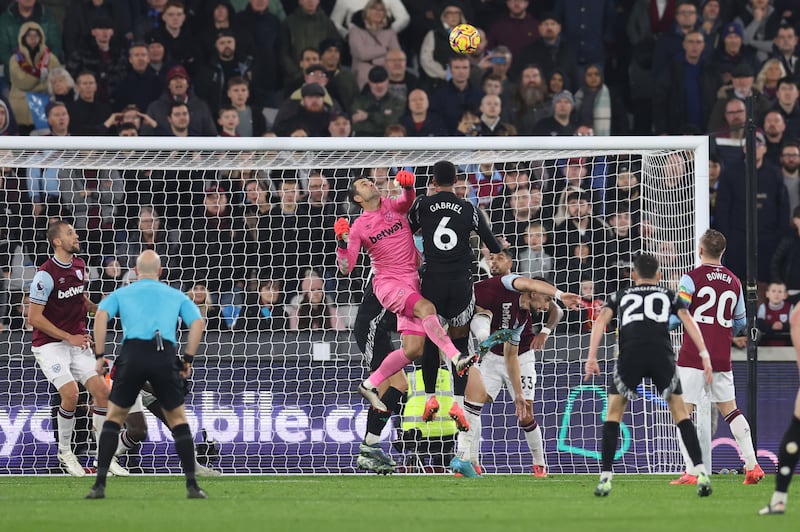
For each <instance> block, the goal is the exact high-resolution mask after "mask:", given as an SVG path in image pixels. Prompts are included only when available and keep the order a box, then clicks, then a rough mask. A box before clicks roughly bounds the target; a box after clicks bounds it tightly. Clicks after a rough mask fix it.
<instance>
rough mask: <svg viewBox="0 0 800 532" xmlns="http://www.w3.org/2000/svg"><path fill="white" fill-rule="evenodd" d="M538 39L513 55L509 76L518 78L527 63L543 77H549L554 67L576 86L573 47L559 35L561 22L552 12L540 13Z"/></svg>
mask: <svg viewBox="0 0 800 532" xmlns="http://www.w3.org/2000/svg"><path fill="white" fill-rule="evenodd" d="M539 37H540V38H539V39H537V40H536V41H534V42H532V43H531V44H529V45H527V46H526V47H525V48H523V49H522V51H521V52H520V53H519V55H514V62H513V64H512V65H511V76H512V77H513V79H515V80H518V79H519V77H520V73H521V72H522V70H523V69H524V68H525V67H526V66H528V65H536V66H538V67H539V69H540V70H541V72H542V77H543V78H548V77H550V74H552V73H553V72H554V71H555V70H556V69H561V70H563V71H564V72H567V73H568V75H569V81H568V82H569V85H568V86H569V87H576V86H577V84H578V80H577V78H576V61H577V60H576V58H575V49H574V48H573V47H572V46H571V45H570V43H569V42H567V40H566V39H564V37H563V36H562V35H561V22H559V20H558V19H557V18H556V16H555V15H554V14H552V13H547V14H545V15H542V18H541V20H540V21H539Z"/></svg>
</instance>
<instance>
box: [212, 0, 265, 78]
mask: <svg viewBox="0 0 800 532" xmlns="http://www.w3.org/2000/svg"><path fill="white" fill-rule="evenodd" d="M205 5H206V8H207V9H206V12H205V13H204V14H203V19H202V20H199V21H198V26H199V34H200V36H199V40H200V42H202V43H203V44H205V45H206V49H205V50H204V51H203V58H202V61H203V62H204V63H208V61H209V59H210V58H212V57H214V56H215V55H216V53H217V51H216V49H215V47H214V46H213V43H214V42H215V41H216V39H217V35H219V32H220V31H222V30H228V31H232V32H233V34H234V37H235V39H236V48H237V50H238V51H239V52H240V53H242V54H245V55H255V54H256V48H255V47H254V45H253V38H252V36H251V35H250V32H249V31H245V30H244V29H242V28H241V23H240V22H241V21H240V20H239V19H237V18H236V9H235V8H234V7H233V4H231V2H230V1H229V0H211V1H210V2H205ZM209 45H211V46H209ZM269 57H270V58H273V57H276V56H272V55H271V56H269Z"/></svg>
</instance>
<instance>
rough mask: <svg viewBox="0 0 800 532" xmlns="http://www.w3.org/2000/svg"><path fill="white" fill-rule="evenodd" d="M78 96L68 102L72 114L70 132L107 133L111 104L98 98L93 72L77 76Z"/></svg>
mask: <svg viewBox="0 0 800 532" xmlns="http://www.w3.org/2000/svg"><path fill="white" fill-rule="evenodd" d="M77 87H78V97H77V98H76V99H75V100H74V101H72V102H69V103H68V104H67V109H68V110H69V116H70V133H72V134H73V135H78V136H81V135H83V136H86V135H105V134H106V132H107V129H108V128H107V126H106V125H105V122H106V120H108V119H109V118H110V117H111V115H112V113H111V106H110V105H109V104H108V103H107V102H105V101H98V99H97V82H96V81H95V76H94V74H92V73H91V72H81V73H80V74H79V75H78V78H77Z"/></svg>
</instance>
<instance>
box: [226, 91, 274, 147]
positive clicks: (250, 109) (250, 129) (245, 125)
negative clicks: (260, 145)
mask: <svg viewBox="0 0 800 532" xmlns="http://www.w3.org/2000/svg"><path fill="white" fill-rule="evenodd" d="M227 95H228V100H230V102H231V106H232V107H233V108H234V109H236V112H237V113H239V125H238V126H236V132H237V133H238V135H239V136H240V137H260V136H262V135H264V132H266V130H267V121H266V119H265V118H264V110H263V109H262V108H261V107H259V106H257V105H250V104H248V103H247V102H248V100H249V99H250V84H249V83H248V81H247V80H246V79H244V78H241V77H233V78H231V79H229V80H228V91H227Z"/></svg>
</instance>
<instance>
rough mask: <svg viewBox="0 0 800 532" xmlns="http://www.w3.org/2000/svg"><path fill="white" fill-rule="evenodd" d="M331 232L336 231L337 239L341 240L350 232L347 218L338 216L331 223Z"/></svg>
mask: <svg viewBox="0 0 800 532" xmlns="http://www.w3.org/2000/svg"><path fill="white" fill-rule="evenodd" d="M333 232H334V233H336V239H337V240H343V239H344V237H345V235H347V234H349V233H350V222H348V221H347V218H339V219H338V220H336V222H334V224H333Z"/></svg>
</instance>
